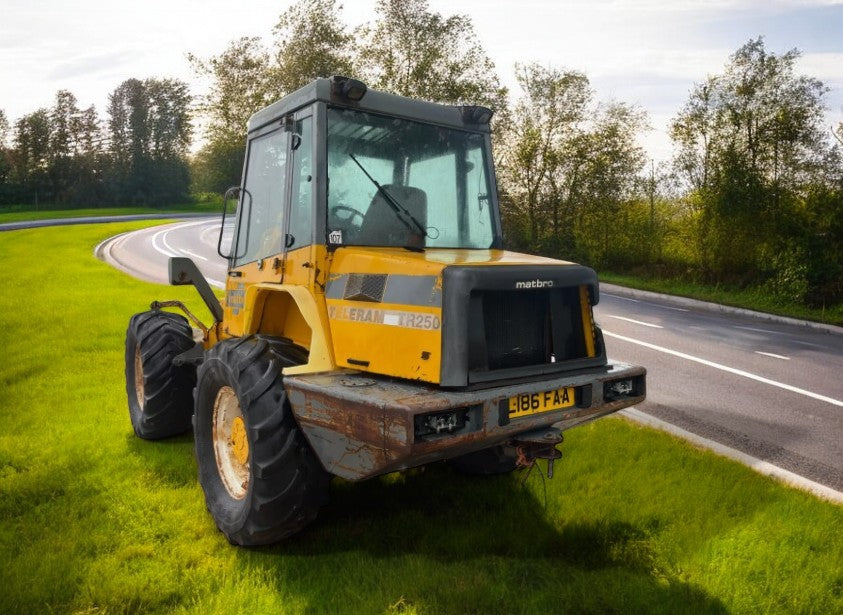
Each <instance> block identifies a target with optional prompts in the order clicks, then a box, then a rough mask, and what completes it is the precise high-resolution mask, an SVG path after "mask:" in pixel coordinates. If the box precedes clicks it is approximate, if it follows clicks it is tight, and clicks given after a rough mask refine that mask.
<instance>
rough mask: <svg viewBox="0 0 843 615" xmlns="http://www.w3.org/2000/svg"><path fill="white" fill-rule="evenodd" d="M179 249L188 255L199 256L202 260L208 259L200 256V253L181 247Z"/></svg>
mask: <svg viewBox="0 0 843 615" xmlns="http://www.w3.org/2000/svg"><path fill="white" fill-rule="evenodd" d="M181 251H182V252H184V253H185V254H187V255H188V256H192V257H193V258H199V259H202V260H203V261H206V260H208V259H207V258H205V257H204V256H202V255H201V254H197V253H196V252H191V251H190V250H186V249H185V248H181Z"/></svg>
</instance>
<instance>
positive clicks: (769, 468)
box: [618, 408, 843, 502]
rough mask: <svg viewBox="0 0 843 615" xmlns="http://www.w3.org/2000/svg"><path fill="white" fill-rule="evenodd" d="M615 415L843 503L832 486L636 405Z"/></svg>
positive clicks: (840, 495)
mask: <svg viewBox="0 0 843 615" xmlns="http://www.w3.org/2000/svg"><path fill="white" fill-rule="evenodd" d="M618 414H622V415H624V416H626V417H628V418H630V419H632V420H634V421H635V422H637V423H640V424H642V425H646V426H648V427H653V428H655V429H660V430H662V431H666V432H668V433H671V434H673V435H674V436H677V437H679V438H682V439H683V440H688V441H689V442H693V443H694V444H697V445H698V446H702V447H703V448H707V449H708V450H710V451H712V452H714V453H717V454H718V455H723V456H724V457H728V458H729V459H734V460H735V461H737V462H739V463H742V464H744V465H745V466H748V467H750V468H752V469H753V470H755V471H756V472H758V473H760V474H765V475H767V476H773V477H775V478H777V479H779V480H781V481H784V482H785V483H789V484H791V485H793V486H794V487H799V488H800V489H805V490H806V491H810V492H811V493H813V494H814V495H818V496H820V497H822V498H825V499H827V500H831V501H832V502H843V493H841V492H840V491H837V490H836V489H832V488H831V487H826V486H825V485H822V484H820V483H817V482H814V481H812V480H810V479H807V478H805V477H804V476H800V475H798V474H794V473H793V472H791V471H789V470H785V469H784V468H780V467H779V466H775V465H773V464H772V463H769V462H767V461H763V460H761V459H758V458H757V457H752V456H751V455H747V454H746V453H742V452H741V451H738V450H735V449H733V448H731V447H729V446H726V445H725V444H720V443H719V442H715V441H713V440H709V439H708V438H703V437H702V436H698V435H697V434H695V433H692V432H690V431H686V430H684V429H682V428H681V427H677V426H676V425H672V424H671V423H667V422H665V421H662V420H661V419H657V418H656V417H654V416H650V415H649V414H645V413H644V412H641V411H640V410H638V409H637V408H626V409H625V410H621V411H620V412H619V413H618Z"/></svg>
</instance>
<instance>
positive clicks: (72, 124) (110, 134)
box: [0, 79, 193, 207]
mask: <svg viewBox="0 0 843 615" xmlns="http://www.w3.org/2000/svg"><path fill="white" fill-rule="evenodd" d="M190 102H191V96H190V93H189V90H188V87H187V84H185V83H183V82H181V81H177V80H174V79H145V80H143V81H141V80H138V79H128V80H126V81H124V82H123V83H121V84H120V85H119V86H117V88H115V90H114V91H113V92H112V93H111V94H110V95H109V97H108V108H107V110H106V112H107V117H106V118H105V119H101V118H100V117H99V114H98V113H97V110H96V109H95V108H94V107H93V106H90V107H87V108H85V109H80V108H79V103H78V101H77V99H76V97H75V96H74V95H73V94H72V93H71V92H69V91H67V90H61V91H59V92H58V93H57V94H56V98H55V103H54V105H53V106H52V107H51V108H49V109H38V110H37V111H33V112H32V113H29V114H27V115H25V116H23V117H22V118H20V119H18V120H17V121H16V122H15V123H14V125H13V126H10V125H9V122H8V120H7V119H6V117H5V114H4V113H3V112H2V111H0V146H2V151H0V204H3V203H7V204H8V203H16V204H30V205H35V206H39V205H44V206H58V207H78V206H87V207H97V206H101V205H105V204H110V205H115V204H116V205H152V206H160V205H166V204H170V203H174V202H184V201H186V200H187V199H188V195H189V188H190V173H189V165H188V158H187V155H188V149H189V146H190V143H191V137H192V134H193V124H192V120H191V112H190ZM9 133H11V137H12V139H11V141H12V145H11V147H6V146H5V144H6V143H7V142H8V135H9Z"/></svg>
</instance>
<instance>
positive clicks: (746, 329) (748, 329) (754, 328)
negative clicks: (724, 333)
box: [732, 325, 781, 335]
mask: <svg viewBox="0 0 843 615" xmlns="http://www.w3.org/2000/svg"><path fill="white" fill-rule="evenodd" d="M732 326H733V327H734V328H735V329H743V330H744V331H757V332H758V333H772V334H773V335H781V332H779V331H770V330H769V329H758V328H756V327H740V326H738V325H732Z"/></svg>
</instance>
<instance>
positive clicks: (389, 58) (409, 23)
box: [359, 0, 506, 107]
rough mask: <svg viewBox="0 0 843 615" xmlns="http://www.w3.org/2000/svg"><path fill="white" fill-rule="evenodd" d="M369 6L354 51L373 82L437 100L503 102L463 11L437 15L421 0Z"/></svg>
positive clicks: (501, 90)
mask: <svg viewBox="0 0 843 615" xmlns="http://www.w3.org/2000/svg"><path fill="white" fill-rule="evenodd" d="M375 11H376V13H377V15H378V18H377V20H376V21H375V23H374V25H371V26H368V27H365V28H363V29H362V31H361V38H362V39H363V43H362V45H361V48H360V52H359V63H360V65H361V66H362V67H363V71H364V72H365V73H366V77H367V81H369V82H370V83H371V85H372V86H373V87H376V88H378V89H382V90H387V91H390V92H394V93H396V94H400V95H402V96H410V97H415V98H423V99H426V100H432V101H437V102H447V103H481V104H485V105H487V106H491V107H498V106H502V105H504V104H505V102H506V101H505V95H506V89H505V88H504V87H502V86H501V85H500V82H499V80H498V77H497V75H496V74H495V66H494V64H493V63H492V61H491V60H490V59H489V57H488V55H487V54H486V52H485V50H484V49H483V47H482V45H481V44H480V42H479V41H478V39H477V35H476V34H475V33H474V26H473V24H472V22H471V19H470V18H469V17H468V16H465V15H452V16H450V17H443V16H442V15H441V14H439V13H435V12H432V11H430V8H429V5H428V3H427V0H379V1H378V3H377V5H376V7H375Z"/></svg>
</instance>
